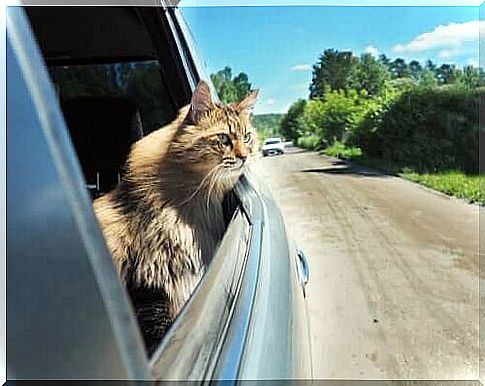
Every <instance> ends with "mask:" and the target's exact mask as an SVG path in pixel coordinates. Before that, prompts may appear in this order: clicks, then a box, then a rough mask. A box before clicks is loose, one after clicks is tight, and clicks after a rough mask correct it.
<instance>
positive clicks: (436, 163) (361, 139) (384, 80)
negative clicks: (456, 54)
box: [280, 49, 485, 173]
mask: <svg viewBox="0 0 485 386" xmlns="http://www.w3.org/2000/svg"><path fill="white" fill-rule="evenodd" d="M484 86H485V73H484V71H483V70H482V69H478V68H475V67H473V66H466V67H464V68H458V67H457V66H455V65H451V64H442V65H440V66H437V65H436V64H434V63H433V62H431V61H427V62H426V63H424V64H421V63H419V62H418V61H416V60H413V61H411V62H409V63H408V62H406V61H405V60H404V59H401V58H398V59H395V60H390V59H389V58H388V57H386V56H385V55H381V56H380V57H379V58H375V57H374V56H372V55H370V54H363V55H361V56H360V57H357V56H355V55H353V53H352V52H339V51H338V50H335V49H328V50H326V51H325V52H324V53H323V54H322V55H321V56H320V58H319V59H318V61H317V63H316V64H315V65H314V66H313V75H312V81H311V84H310V88H309V89H310V94H309V98H308V100H303V99H301V100H298V101H296V102H295V103H294V104H293V105H292V106H291V107H290V108H289V110H288V112H287V114H285V115H284V116H283V118H282V120H281V124H280V132H281V134H282V135H283V136H285V137H286V138H287V139H292V140H294V141H296V142H297V144H298V145H299V146H302V147H306V148H311V149H328V148H332V147H334V148H337V149H344V150H345V151H349V152H350V153H353V154H363V155H364V156H368V157H375V158H379V159H383V160H388V161H390V162H393V163H395V164H398V165H401V166H405V167H409V168H412V169H413V170H416V171H430V172H431V171H441V170H461V171H464V172H466V173H477V172H478V134H479V122H478V111H479V110H478V106H479V98H480V96H484V95H485V94H484V90H485V88H484Z"/></svg>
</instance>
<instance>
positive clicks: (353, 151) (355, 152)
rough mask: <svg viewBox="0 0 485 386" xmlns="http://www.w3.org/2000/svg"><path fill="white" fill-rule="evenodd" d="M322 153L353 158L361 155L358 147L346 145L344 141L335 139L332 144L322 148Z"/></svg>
mask: <svg viewBox="0 0 485 386" xmlns="http://www.w3.org/2000/svg"><path fill="white" fill-rule="evenodd" d="M322 153H323V154H326V155H328V156H331V157H337V158H342V159H354V158H359V157H361V156H362V150H361V149H360V148H358V147H347V146H346V145H345V144H344V143H342V142H340V141H336V142H335V143H334V144H333V145H332V146H330V147H328V148H326V149H324V150H323V151H322Z"/></svg>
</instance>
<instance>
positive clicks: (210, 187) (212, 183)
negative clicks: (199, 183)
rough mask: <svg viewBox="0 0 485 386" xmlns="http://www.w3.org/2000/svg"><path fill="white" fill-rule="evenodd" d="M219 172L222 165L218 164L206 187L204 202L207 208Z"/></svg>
mask: <svg viewBox="0 0 485 386" xmlns="http://www.w3.org/2000/svg"><path fill="white" fill-rule="evenodd" d="M221 172H223V170H222V165H218V169H217V170H216V173H214V174H213V175H212V177H211V180H210V182H209V189H207V194H206V202H205V204H206V208H207V209H209V203H210V198H211V194H212V190H213V189H214V186H215V183H216V181H217V180H218V179H219V178H220V174H221Z"/></svg>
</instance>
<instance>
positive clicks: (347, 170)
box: [300, 161, 389, 178]
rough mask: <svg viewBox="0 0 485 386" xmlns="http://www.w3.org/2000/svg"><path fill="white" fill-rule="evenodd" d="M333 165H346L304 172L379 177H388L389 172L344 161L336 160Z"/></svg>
mask: <svg viewBox="0 0 485 386" xmlns="http://www.w3.org/2000/svg"><path fill="white" fill-rule="evenodd" d="M333 165H345V166H343V167H328V168H315V169H303V170H300V171H301V172H302V173H324V174H343V175H354V176H356V177H377V178H386V177H389V176H388V175H387V174H382V173H380V172H378V171H376V170H372V169H365V168H360V167H355V166H350V165H346V163H345V162H343V161H336V162H334V163H333Z"/></svg>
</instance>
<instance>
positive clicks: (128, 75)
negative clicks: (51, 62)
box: [49, 60, 174, 134]
mask: <svg viewBox="0 0 485 386" xmlns="http://www.w3.org/2000/svg"><path fill="white" fill-rule="evenodd" d="M160 70H161V68H160V65H159V63H158V61H156V60H150V61H139V62H121V63H107V64H88V65H70V66H51V67H50V69H49V71H50V74H51V77H52V80H53V82H54V84H55V88H56V91H57V93H58V96H59V98H60V99H61V100H68V99H74V98H83V97H107V96H112V97H125V98H127V99H129V100H131V101H132V102H133V103H135V105H136V107H137V108H138V109H139V115H140V119H141V123H142V128H143V134H147V133H150V132H151V131H153V130H156V129H158V128H160V127H163V126H164V125H165V124H167V123H169V122H170V121H171V120H172V119H173V118H174V112H173V109H172V107H171V104H170V98H169V95H168V93H167V90H166V89H165V87H164V86H163V82H162V79H161V75H160Z"/></svg>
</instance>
